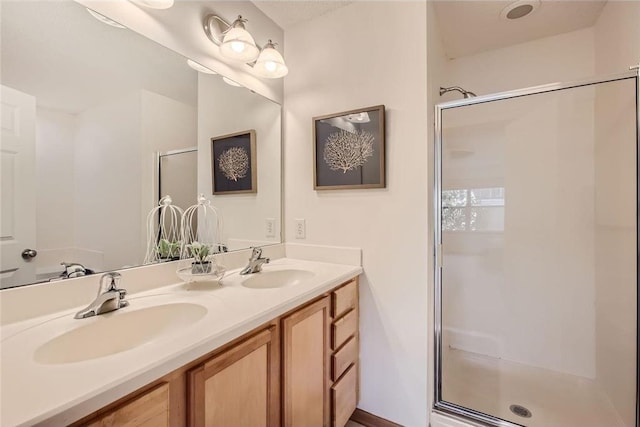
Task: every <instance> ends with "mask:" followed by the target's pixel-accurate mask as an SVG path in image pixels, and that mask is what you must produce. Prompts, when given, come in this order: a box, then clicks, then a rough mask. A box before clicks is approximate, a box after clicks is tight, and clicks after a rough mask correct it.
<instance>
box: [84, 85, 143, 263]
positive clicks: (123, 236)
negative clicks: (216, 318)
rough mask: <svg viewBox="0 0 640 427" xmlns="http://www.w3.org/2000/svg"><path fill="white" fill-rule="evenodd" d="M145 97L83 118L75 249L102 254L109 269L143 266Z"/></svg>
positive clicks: (104, 106) (120, 101) (121, 101)
mask: <svg viewBox="0 0 640 427" xmlns="http://www.w3.org/2000/svg"><path fill="white" fill-rule="evenodd" d="M140 103H141V101H140V94H139V93H132V94H130V95H127V96H124V97H120V98H118V99H115V100H112V101H111V102H109V103H105V104H102V105H99V106H96V107H94V108H90V109H88V110H86V111H83V112H82V113H80V114H79V115H78V128H77V129H78V131H77V135H76V157H75V170H76V188H75V197H76V201H77V203H76V213H75V218H76V221H75V236H76V246H77V247H78V248H79V249H80V250H83V251H92V252H97V253H99V254H100V257H101V258H102V265H100V266H96V265H95V262H96V261H95V260H92V261H93V262H85V261H83V260H79V262H82V263H85V264H86V266H87V267H90V268H93V267H94V266H95V268H98V269H100V270H104V269H109V270H110V269H115V268H121V267H123V266H125V265H139V264H141V263H142V260H143V258H144V252H141V242H140V236H141V235H142V234H141V233H142V232H141V223H140V221H139V218H140V217H141V212H140V206H141V205H140V199H141V190H140V180H141V172H140V162H141V160H140V138H141V129H140V120H141V119H140V115H141V113H140Z"/></svg>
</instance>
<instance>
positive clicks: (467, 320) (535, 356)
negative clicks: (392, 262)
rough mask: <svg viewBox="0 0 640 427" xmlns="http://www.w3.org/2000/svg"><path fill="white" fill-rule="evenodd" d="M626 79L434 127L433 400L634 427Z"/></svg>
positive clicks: (494, 107) (631, 137) (467, 109)
mask: <svg viewBox="0 0 640 427" xmlns="http://www.w3.org/2000/svg"><path fill="white" fill-rule="evenodd" d="M635 93H636V79H633V78H629V79H625V80H619V81H615V82H608V83H601V84H596V85H589V86H583V87H578V88H572V89H565V90H558V91H554V92H546V93H541V94H533V95H528V96H521V97H517V98H509V99H504V100H499V101H493V102H487V103H483V104H475V105H467V106H461V107H455V108H448V109H444V110H443V111H442V149H441V156H442V158H441V162H442V168H441V170H442V176H441V186H442V189H441V193H440V196H441V206H442V212H441V235H442V245H443V246H442V247H443V249H442V259H443V267H442V286H441V288H442V304H441V306H442V319H441V331H442V347H441V350H442V353H441V356H442V359H441V360H442V375H441V383H440V384H441V390H442V400H443V401H446V402H451V403H454V404H456V405H459V406H462V407H465V408H470V409H472V410H474V411H477V412H480V413H483V414H489V415H491V416H494V417H497V418H501V419H503V420H507V421H510V422H513V423H517V424H521V425H526V426H556V427H565V426H566V427H569V426H581V427H589V426H593V427H596V426H597V427H602V426H609V427H614V426H633V425H635V408H636V406H635V405H636V387H637V385H636V361H637V359H636V310H637V307H636V305H637V294H636V293H637V271H636V262H637V249H636V243H637V242H636V239H637V230H636V222H637V216H636V208H637V188H636V185H637V171H636V160H637V153H636V127H637V124H636V114H637V113H636V97H635Z"/></svg>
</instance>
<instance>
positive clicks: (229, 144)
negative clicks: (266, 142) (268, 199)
mask: <svg viewBox="0 0 640 427" xmlns="http://www.w3.org/2000/svg"><path fill="white" fill-rule="evenodd" d="M211 178H212V192H213V194H239V193H256V192H257V191H258V187H257V182H256V181H257V174H256V131H255V130H247V131H243V132H236V133H232V134H229V135H223V136H217V137H214V138H211Z"/></svg>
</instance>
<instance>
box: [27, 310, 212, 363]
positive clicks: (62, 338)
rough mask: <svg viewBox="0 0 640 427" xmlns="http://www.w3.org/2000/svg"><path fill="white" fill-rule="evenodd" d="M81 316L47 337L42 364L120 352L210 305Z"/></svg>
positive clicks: (40, 351)
mask: <svg viewBox="0 0 640 427" xmlns="http://www.w3.org/2000/svg"><path fill="white" fill-rule="evenodd" d="M130 308H131V307H129V308H124V309H121V310H118V311H114V312H111V313H107V314H102V315H100V316H96V317H95V318H90V319H91V320H90V322H91V323H87V324H84V325H83V324H82V322H84V321H87V320H84V319H83V320H77V322H78V327H77V328H75V329H72V330H70V331H68V332H65V333H64V334H62V335H58V336H57V337H55V338H53V339H51V340H49V341H47V342H46V343H44V344H43V345H41V346H40V347H38V348H37V349H36V351H35V354H34V358H35V361H36V362H38V363H41V364H46V365H51V364H64V363H74V362H81V361H84V360H90V359H96V358H99V357H104V356H109V355H112V354H115V353H120V352H123V351H126V350H130V349H132V348H135V347H138V346H140V345H142V344H144V343H148V342H150V341H153V340H154V339H156V338H159V337H162V336H164V335H166V334H170V333H172V332H176V331H179V330H181V329H183V328H185V327H186V326H189V325H191V324H193V323H195V322H197V321H198V320H200V319H202V318H203V317H204V316H205V314H207V309H206V307H204V306H202V305H199V304H192V303H184V302H181V303H169V304H162V305H157V306H151V307H146V308H141V309H138V310H130Z"/></svg>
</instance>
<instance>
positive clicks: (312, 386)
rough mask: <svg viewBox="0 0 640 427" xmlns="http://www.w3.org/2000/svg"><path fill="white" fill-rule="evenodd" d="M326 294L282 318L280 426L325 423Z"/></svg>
mask: <svg viewBox="0 0 640 427" xmlns="http://www.w3.org/2000/svg"><path fill="white" fill-rule="evenodd" d="M329 309H330V297H329V296H327V297H325V298H322V299H321V300H319V301H317V302H315V303H313V304H311V305H308V306H306V307H304V308H302V309H300V310H298V311H296V312H294V313H292V314H290V315H289V316H287V317H285V318H283V320H282V342H283V352H284V354H283V362H284V363H283V366H282V369H283V397H282V398H283V409H284V413H283V423H282V424H283V426H284V427H319V426H328V425H329V396H328V390H329V388H328V374H329V371H328V368H329V325H330V321H331V319H330V316H329V314H330V313H329Z"/></svg>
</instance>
